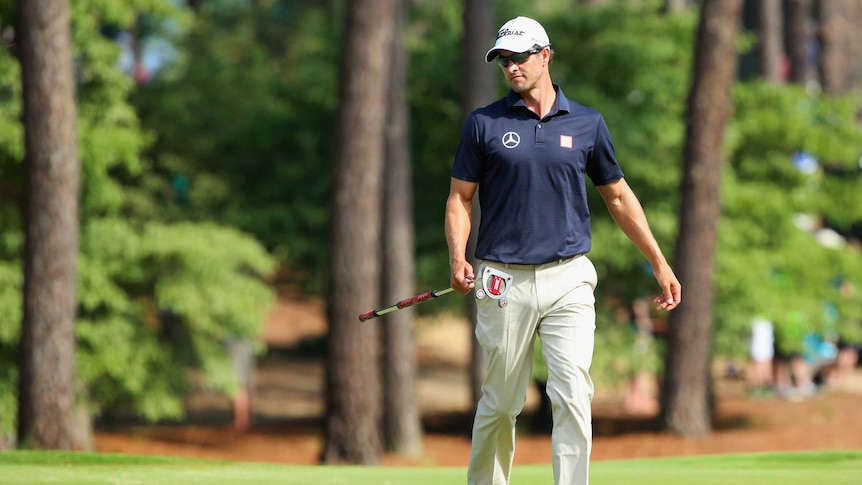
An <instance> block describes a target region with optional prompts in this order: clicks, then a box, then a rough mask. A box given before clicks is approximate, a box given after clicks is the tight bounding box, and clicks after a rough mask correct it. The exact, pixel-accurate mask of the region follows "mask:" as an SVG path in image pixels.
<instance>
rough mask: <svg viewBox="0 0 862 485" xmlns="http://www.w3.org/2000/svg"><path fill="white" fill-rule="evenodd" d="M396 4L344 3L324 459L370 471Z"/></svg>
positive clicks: (373, 0) (376, 449) (377, 411)
mask: <svg viewBox="0 0 862 485" xmlns="http://www.w3.org/2000/svg"><path fill="white" fill-rule="evenodd" d="M392 1H393V0H353V1H351V2H348V4H347V17H346V28H345V33H344V41H343V48H342V60H341V69H340V93H339V94H340V96H339V98H340V110H339V115H338V122H337V130H336V143H337V147H336V155H335V160H334V166H333V186H332V202H331V208H332V222H331V224H332V226H331V230H332V235H331V237H332V240H331V244H330V247H331V258H330V264H331V267H330V269H329V275H330V278H329V281H330V285H329V298H328V299H327V303H328V305H327V309H328V319H329V334H328V338H327V352H328V354H327V367H326V370H327V374H326V385H327V402H326V404H327V408H326V431H325V438H324V439H325V443H324V450H323V457H322V459H323V461H325V462H327V463H356V464H374V463H376V462H377V460H378V459H379V455H380V452H381V448H382V445H381V437H380V419H381V401H382V399H381V392H380V391H381V386H380V373H379V363H378V359H379V357H380V355H379V354H380V352H379V350H380V342H379V336H380V333H379V331H378V328H379V327H378V326H377V325H374V324H361V323H360V322H358V321H357V315H358V313H359V312H360V311H362V310H361V309H366V308H374V307H375V306H376V305H378V304H379V293H380V292H379V288H378V285H377V282H378V281H379V280H380V279H379V278H380V264H379V262H380V254H379V246H380V223H381V215H380V214H381V202H382V200H381V199H382V196H381V194H382V187H381V178H382V170H383V160H384V156H385V155H384V150H385V148H384V130H385V126H386V107H387V106H388V102H387V93H386V91H387V88H388V83H387V82H385V80H387V79H388V78H389V77H388V74H387V68H388V63H389V55H388V51H389V48H390V47H391V36H392V14H393V8H392V5H393V3H392Z"/></svg>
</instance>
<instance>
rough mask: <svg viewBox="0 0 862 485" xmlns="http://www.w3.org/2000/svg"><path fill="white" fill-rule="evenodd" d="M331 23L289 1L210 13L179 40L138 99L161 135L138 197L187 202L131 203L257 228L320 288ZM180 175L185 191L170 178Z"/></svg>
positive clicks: (334, 49) (332, 94)
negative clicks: (177, 55)
mask: <svg viewBox="0 0 862 485" xmlns="http://www.w3.org/2000/svg"><path fill="white" fill-rule="evenodd" d="M332 23H333V19H332V18H331V13H330V12H328V11H327V10H326V9H324V8H321V7H306V8H298V7H296V6H295V5H294V4H293V3H292V2H286V1H269V2H260V5H259V6H257V7H253V6H251V5H243V4H240V3H234V4H229V5H224V6H222V7H221V8H208V9H205V10H204V11H203V12H202V14H201V15H200V17H199V18H198V19H197V20H196V22H195V23H194V24H193V26H192V28H191V29H190V30H189V32H188V33H187V35H185V36H184V37H183V38H181V39H178V40H177V41H178V43H179V45H180V46H181V50H182V52H183V53H184V55H183V57H182V59H181V60H180V61H179V62H177V63H175V64H174V65H172V66H170V67H169V68H168V69H167V70H166V72H165V73H163V74H162V75H160V76H159V77H158V78H157V79H156V80H155V81H154V82H153V83H151V84H149V85H146V86H143V87H141V89H140V90H139V92H137V93H136V95H135V97H134V102H135V104H136V106H137V107H138V109H139V111H140V113H141V116H142V120H143V122H144V126H146V127H147V128H148V129H150V130H153V131H157V132H158V137H157V139H156V140H155V143H154V144H153V146H152V150H151V153H152V157H153V162H154V163H153V171H152V172H151V173H149V174H147V175H146V177H145V181H144V183H143V184H142V187H143V189H144V190H145V191H146V192H147V193H148V194H149V195H148V196H144V197H142V198H141V199H142V200H145V201H146V200H149V201H154V200H156V199H155V196H158V195H160V194H167V196H169V197H171V198H173V199H175V200H177V198H179V197H180V196H184V197H185V200H182V201H180V202H182V203H179V204H175V205H171V206H170V207H169V210H168V211H163V208H162V207H161V206H159V205H153V204H150V205H149V206H146V205H144V204H137V205H135V206H134V209H135V210H136V211H137V212H139V213H143V214H148V215H152V216H153V217H161V218H166V219H168V220H176V219H192V220H216V221H218V222H221V223H226V224H230V225H234V226H236V227H239V228H242V229H244V230H247V231H250V232H251V233H253V234H255V235H256V236H257V237H258V238H260V239H261V241H263V242H264V244H265V245H266V246H267V247H268V248H270V249H271V250H272V251H273V252H274V253H276V254H278V255H279V256H280V258H281V259H282V260H284V261H286V262H287V263H289V265H290V266H291V267H292V268H294V271H295V272H296V273H298V274H297V275H296V277H297V278H300V279H302V280H303V282H304V283H305V284H306V286H307V287H309V288H312V289H318V290H319V289H320V288H321V286H322V281H323V279H324V278H323V277H324V275H325V274H326V273H325V267H326V264H325V261H326V251H325V245H321V244H320V241H322V240H326V234H327V232H326V227H327V226H326V224H327V222H328V210H327V206H328V183H329V176H328V167H329V163H330V159H331V156H332V140H333V139H334V133H333V126H334V113H335V108H336V105H337V98H336V92H337V89H336V86H337V83H336V77H337V72H336V66H337V53H338V33H339V29H332V28H331V24H332ZM177 177H183V178H185V179H186V180H188V189H187V194H185V195H183V194H180V193H178V192H177V191H176V189H175V187H172V186H171V184H172V182H175V181H176V178H177Z"/></svg>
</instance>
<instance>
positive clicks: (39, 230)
mask: <svg viewBox="0 0 862 485" xmlns="http://www.w3.org/2000/svg"><path fill="white" fill-rule="evenodd" d="M18 22H19V25H18V36H17V43H18V49H19V55H20V60H21V83H22V89H23V98H24V130H25V147H26V155H25V171H26V199H25V200H26V201H25V208H24V214H25V218H24V220H25V232H26V244H25V248H24V295H23V296H24V312H23V313H24V319H23V324H22V330H21V341H20V346H21V347H20V348H21V364H20V367H19V371H20V374H19V375H20V377H19V394H18V443H19V446H21V447H26V448H35V449H57V450H72V449H80V448H82V447H83V444H82V443H80V442H78V441H79V440H77V439H76V434H75V429H74V412H75V374H74V368H75V333H74V330H75V309H76V297H75V290H76V279H77V272H76V271H77V270H76V261H77V256H78V232H79V230H78V197H79V193H80V188H79V176H80V168H79V165H78V148H77V134H76V126H75V125H76V120H75V118H76V116H77V115H76V110H75V84H74V76H73V67H72V47H71V42H72V37H71V29H70V13H69V4H68V2H67V0H30V1H22V2H19V3H18Z"/></svg>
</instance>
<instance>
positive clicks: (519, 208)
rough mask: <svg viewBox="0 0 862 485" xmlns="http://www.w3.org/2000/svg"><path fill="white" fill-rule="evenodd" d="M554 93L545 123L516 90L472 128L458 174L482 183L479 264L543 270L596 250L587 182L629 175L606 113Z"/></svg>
mask: <svg viewBox="0 0 862 485" xmlns="http://www.w3.org/2000/svg"><path fill="white" fill-rule="evenodd" d="M554 89H555V90H556V93H557V99H556V101H555V102H554V107H553V109H552V110H551V111H550V112H549V113H548V114H547V115H546V116H545V117H544V118H542V119H539V117H538V115H536V114H535V113H533V112H532V111H530V110H529V109H527V107H526V105H525V104H524V101H523V100H522V99H521V97H520V95H518V94H517V93H515V92H514V91H510V92H509V94H508V96H506V97H505V98H503V99H500V100H499V101H496V102H494V103H492V104H490V105H488V106H485V107H484V108H479V109H477V110H475V111H473V112H472V113H471V114H470V117H469V118H468V119H467V122H466V123H465V124H464V128H463V130H462V132H461V140H460V142H459V144H458V151H457V152H456V155H455V163H454V165H453V167H452V176H453V177H455V178H457V179H461V180H466V181H469V182H478V183H479V187H478V190H479V204H480V207H481V212H482V217H481V220H480V225H479V233H478V239H477V241H476V255H475V256H476V258H478V259H486V260H491V261H499V262H503V263H514V264H543V263H547V262H550V261H554V260H557V259H561V258H567V257H570V256H574V255H576V254H582V253H586V252H588V251H589V250H590V246H591V231H590V211H589V207H588V205H587V188H586V177H589V178H590V180H591V181H592V183H593V185H605V184H609V183H611V182H614V181H616V180H619V179H621V178H622V177H623V172H622V170H621V169H620V167H619V165H618V164H617V161H616V157H615V155H614V147H613V144H612V142H611V135H610V133H609V131H608V127H607V125H606V124H605V121H604V119H603V118H602V116H601V114H599V113H598V112H597V111H596V110H594V109H592V108H588V107H585V106H581V105H580V104H578V103H576V102H574V101H572V100H569V99H568V98H566V97H565V95H564V94H563V91H562V90H561V89H560V88H559V86H556V85H554ZM585 176H586V177H585Z"/></svg>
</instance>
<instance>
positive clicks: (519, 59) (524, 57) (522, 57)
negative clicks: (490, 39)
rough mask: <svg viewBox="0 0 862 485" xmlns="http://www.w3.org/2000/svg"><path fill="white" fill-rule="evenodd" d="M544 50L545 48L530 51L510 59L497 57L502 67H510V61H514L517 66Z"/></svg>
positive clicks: (517, 54)
mask: <svg viewBox="0 0 862 485" xmlns="http://www.w3.org/2000/svg"><path fill="white" fill-rule="evenodd" d="M542 49H544V47H539V48H538V49H530V50H528V51H526V52H518V53H516V54H512V55H511V56H508V57H503V56H497V64H499V65H500V67H509V61H514V62H515V64H522V63H523V62H524V61H526V60H527V59H529V58H530V56H532V55H533V54H538V53H539V52H542Z"/></svg>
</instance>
